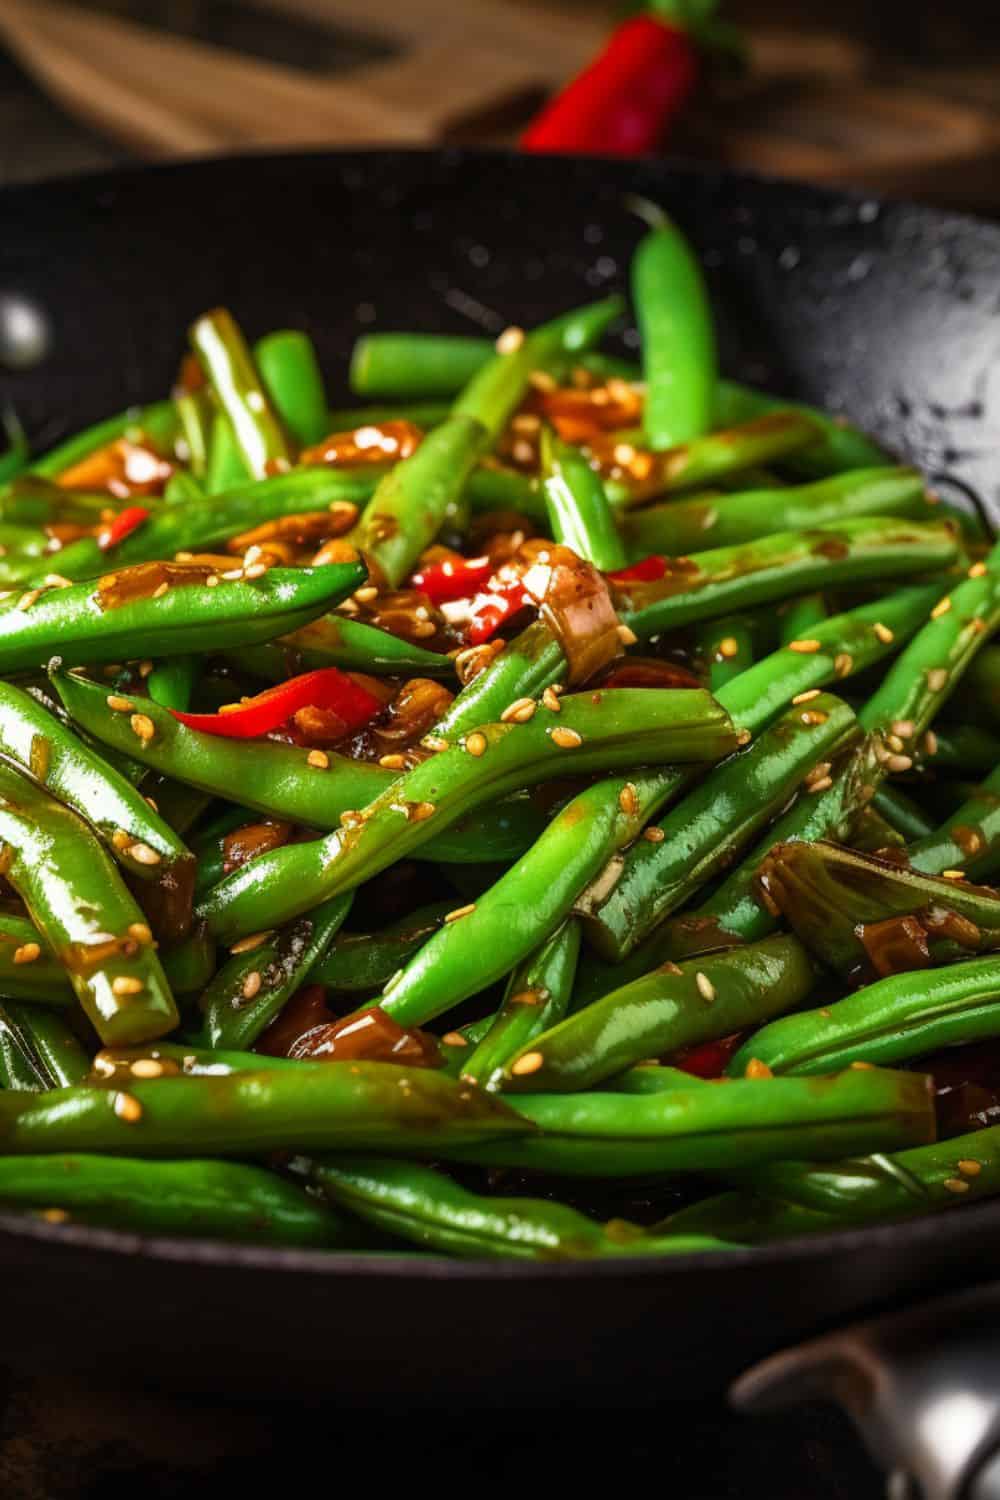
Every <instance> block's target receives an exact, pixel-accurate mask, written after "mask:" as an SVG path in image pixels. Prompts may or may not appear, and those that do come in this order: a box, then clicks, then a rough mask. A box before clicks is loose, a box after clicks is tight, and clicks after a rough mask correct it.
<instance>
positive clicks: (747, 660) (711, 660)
mask: <svg viewBox="0 0 1000 1500" xmlns="http://www.w3.org/2000/svg"><path fill="white" fill-rule="evenodd" d="M698 646H699V652H700V654H701V656H702V658H703V660H704V661H705V662H706V663H707V665H708V685H709V687H710V688H711V690H712V692H713V693H717V692H719V690H720V688H724V687H725V686H726V683H727V682H732V680H733V678H734V677H739V675H740V673H741V672H745V671H746V670H747V669H748V667H750V666H752V665H753V627H752V625H751V622H750V621H749V620H748V619H747V618H746V616H745V615H727V616H725V617H724V618H723V619H721V620H709V621H707V622H706V623H704V624H703V625H701V626H700V627H699V629H698Z"/></svg>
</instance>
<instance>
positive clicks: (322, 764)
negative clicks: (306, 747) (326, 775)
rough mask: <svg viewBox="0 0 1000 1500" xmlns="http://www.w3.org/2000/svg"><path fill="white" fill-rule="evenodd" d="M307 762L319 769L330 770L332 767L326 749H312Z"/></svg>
mask: <svg viewBox="0 0 1000 1500" xmlns="http://www.w3.org/2000/svg"><path fill="white" fill-rule="evenodd" d="M306 764H307V765H310V766H314V767H315V768H316V770H317V771H328V770H329V769H330V757H329V756H328V755H327V753H326V751H325V750H310V751H309V754H308V755H307V756H306Z"/></svg>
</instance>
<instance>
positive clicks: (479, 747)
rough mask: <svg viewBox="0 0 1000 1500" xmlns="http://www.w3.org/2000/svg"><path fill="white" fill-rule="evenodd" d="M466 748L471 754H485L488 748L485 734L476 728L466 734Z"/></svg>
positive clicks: (477, 755)
mask: <svg viewBox="0 0 1000 1500" xmlns="http://www.w3.org/2000/svg"><path fill="white" fill-rule="evenodd" d="M465 748H466V750H468V752H469V754H470V755H474V756H476V757H477V758H478V757H479V756H480V755H485V754H486V748H487V741H486V736H485V734H480V732H479V730H478V729H476V730H474V731H473V733H472V734H467V735H466V736H465Z"/></svg>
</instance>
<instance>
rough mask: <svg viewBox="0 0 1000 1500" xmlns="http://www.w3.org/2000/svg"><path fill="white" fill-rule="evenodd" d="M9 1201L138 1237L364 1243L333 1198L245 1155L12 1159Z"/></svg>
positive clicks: (6, 1165) (3, 1180)
mask: <svg viewBox="0 0 1000 1500" xmlns="http://www.w3.org/2000/svg"><path fill="white" fill-rule="evenodd" d="M0 1205H3V1207H4V1208H5V1209H7V1210H10V1209H21V1210H24V1211H28V1210H35V1211H36V1212H40V1213H41V1214H42V1215H43V1216H44V1217H48V1218H49V1219H53V1218H54V1217H57V1218H58V1221H59V1222H60V1223H61V1222H68V1223H71V1224H96V1225H100V1226H101V1227H102V1228H106V1229H119V1230H124V1231H125V1232H126V1233H128V1234H148V1235H182V1236H184V1237H187V1236H202V1237H205V1238H208V1239H222V1240H235V1241H241V1242H244V1243H247V1244H251V1245H278V1246H280V1245H289V1246H301V1247H315V1248H316V1249H326V1248H329V1249H336V1248H341V1247H353V1246H355V1245H356V1244H357V1242H358V1232H357V1228H356V1226H355V1225H353V1224H352V1223H351V1222H350V1221H349V1220H348V1219H346V1218H345V1217H344V1216H343V1215H341V1214H339V1213H338V1212H337V1211H336V1209H334V1208H333V1207H332V1206H331V1205H330V1204H329V1203H321V1202H319V1201H317V1199H316V1198H315V1197H312V1196H310V1195H309V1194H306V1193H304V1192H303V1191H302V1189H301V1188H300V1187H298V1186H296V1185H295V1184H294V1183H291V1182H287V1181H286V1180H285V1179H284V1178H283V1177H279V1176H278V1175H277V1173H275V1172H270V1171H268V1170H267V1169H266V1168H265V1167H254V1166H249V1165H247V1164H245V1163H243V1162H222V1161H199V1160H198V1159H197V1158H195V1159H194V1160H191V1161H157V1162H150V1161H129V1160H128V1159H127V1158H125V1157H117V1156H102V1155H96V1154H91V1153H85V1154H80V1153H76V1154H72V1155H65V1154H62V1153H60V1154H58V1155H53V1156H43V1157H39V1158H30V1157H23V1156H4V1157H0Z"/></svg>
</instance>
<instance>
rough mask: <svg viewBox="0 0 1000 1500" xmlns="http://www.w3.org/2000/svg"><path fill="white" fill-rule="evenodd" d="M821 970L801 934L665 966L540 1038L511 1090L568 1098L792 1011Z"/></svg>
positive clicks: (508, 1080)
mask: <svg viewBox="0 0 1000 1500" xmlns="http://www.w3.org/2000/svg"><path fill="white" fill-rule="evenodd" d="M815 980H816V970H815V968H814V966H813V963H812V961H811V959H810V958H809V956H808V954H807V952H806V950H805V948H804V947H803V946H802V944H801V943H800V942H798V941H797V940H796V939H795V938H789V937H772V938H766V939H765V940H764V941H763V942H762V943H755V944H752V945H751V946H749V947H746V948H733V949H730V951H729V952H728V953H721V954H718V955H709V956H707V957H704V958H697V959H690V960H688V962H687V963H685V964H683V965H678V964H672V963H666V964H664V965H662V966H661V967H660V968H658V969H654V971H653V972H652V973H651V974H647V975H646V976H645V977H644V978H642V979H636V980H634V981H633V982H632V983H631V984H626V985H625V986H624V987H623V988H621V989H615V990H613V991H612V992H611V993H610V994H608V995H605V996H604V998H603V999H601V1000H597V1001H595V1002H594V1004H593V1005H588V1006H587V1007H586V1009H585V1010H580V1011H577V1012H576V1013H575V1014H574V1015H572V1016H569V1017H567V1019H566V1020H564V1021H561V1022H560V1023H559V1024H558V1025H556V1026H554V1027H553V1028H552V1029H551V1030H550V1031H546V1032H544V1033H543V1034H542V1035H541V1036H538V1037H535V1038H534V1040H533V1041H531V1042H529V1043H528V1045H527V1046H525V1047H523V1048H522V1049H521V1050H520V1051H519V1052H518V1053H517V1054H516V1055H515V1056H514V1057H513V1058H512V1059H511V1061H510V1065H509V1067H508V1069H507V1070H506V1074H505V1077H504V1087H505V1089H507V1090H511V1091H513V1090H516V1091H518V1092H519V1093H520V1092H524V1091H527V1092H529V1093H535V1092H543V1093H544V1092H554V1091H558V1092H560V1093H563V1092H569V1091H573V1090H578V1089H587V1088H590V1087H592V1086H593V1085H594V1084H595V1083H600V1082H602V1081H603V1080H604V1079H607V1078H613V1077H614V1076H615V1075H616V1074H619V1073H621V1072H623V1071H624V1070H625V1069H626V1068H628V1067H631V1066H632V1064H634V1063H638V1062H641V1061H642V1060H643V1059H644V1058H648V1057H662V1056H663V1055H664V1054H666V1053H669V1052H675V1051H676V1050H677V1048H678V1047H684V1046H688V1045H690V1044H691V1043H694V1042H709V1041H713V1040H715V1039H716V1038H717V1037H723V1036H729V1035H731V1034H732V1032H734V1031H742V1030H744V1029H745V1028H746V1027H749V1026H757V1025H759V1024H760V1023H761V1022H762V1021H768V1020H770V1019H771V1018H772V1017H773V1016H776V1015H781V1014H782V1013H783V1012H785V1011H788V1010H791V1009H792V1008H794V1007H795V1006H797V1005H801V1003H802V1002H803V1001H804V1000H805V999H806V998H807V996H808V995H809V993H810V991H811V990H812V988H813V986H814V984H815Z"/></svg>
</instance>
